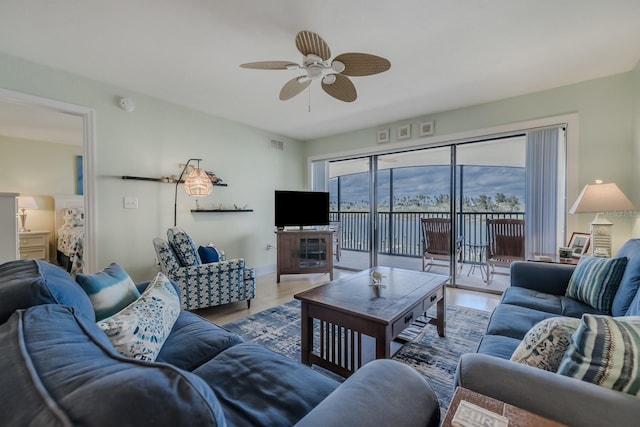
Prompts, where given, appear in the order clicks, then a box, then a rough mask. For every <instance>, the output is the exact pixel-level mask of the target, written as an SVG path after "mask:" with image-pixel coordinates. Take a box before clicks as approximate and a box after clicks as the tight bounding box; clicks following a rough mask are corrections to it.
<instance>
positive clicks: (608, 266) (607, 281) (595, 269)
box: [565, 256, 627, 313]
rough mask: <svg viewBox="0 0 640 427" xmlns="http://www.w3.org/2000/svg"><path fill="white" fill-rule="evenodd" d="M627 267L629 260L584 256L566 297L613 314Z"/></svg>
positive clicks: (571, 280) (568, 287) (572, 277)
mask: <svg viewBox="0 0 640 427" xmlns="http://www.w3.org/2000/svg"><path fill="white" fill-rule="evenodd" d="M626 266H627V258H626V257H622V258H598V257H592V256H583V257H582V258H580V261H579V262H578V265H577V267H576V269H575V270H574V271H573V274H572V275H571V278H570V279H569V285H568V286H567V291H566V293H565V296H566V297H567V298H573V299H575V300H577V301H580V302H583V303H585V304H589V305H590V306H591V307H593V308H595V309H596V310H600V311H602V312H604V313H611V306H612V304H613V298H614V297H615V295H616V291H617V290H618V286H620V280H621V279H622V275H623V274H624V269H625V267H626Z"/></svg>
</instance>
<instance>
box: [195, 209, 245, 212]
mask: <svg viewBox="0 0 640 427" xmlns="http://www.w3.org/2000/svg"><path fill="white" fill-rule="evenodd" d="M191 212H253V209H191Z"/></svg>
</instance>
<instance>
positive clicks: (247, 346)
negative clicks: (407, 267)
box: [0, 260, 439, 427]
mask: <svg viewBox="0 0 640 427" xmlns="http://www.w3.org/2000/svg"><path fill="white" fill-rule="evenodd" d="M145 286H146V284H140V285H138V287H139V289H141V290H142V289H144V287H145ZM174 286H175V284H174ZM176 288H177V287H176ZM0 372H2V377H1V379H0V423H1V424H2V425H6V426H21V425H30V426H69V425H86V426H146V425H149V426H151V425H153V426H161V425H166V426H180V425H185V426H225V425H228V426H259V425H264V426H286V425H294V424H296V425H300V426H325V427H326V426H338V425H353V426H355V425H394V426H426V425H429V426H436V425H438V422H439V409H438V403H437V400H436V398H435V395H434V394H433V391H432V390H431V388H430V387H429V385H428V384H427V382H426V381H425V380H424V379H423V378H422V377H421V376H420V375H419V374H418V373H416V372H415V371H414V370H413V369H412V368H410V367H408V366H406V365H403V364H402V363H399V362H394V361H390V360H379V361H374V362H371V363H369V364H367V365H365V366H364V367H363V368H361V369H360V370H359V371H358V372H356V373H355V374H354V375H353V376H351V377H350V378H349V379H347V380H346V381H345V382H344V383H342V384H340V383H338V382H336V381H334V380H331V379H329V378H327V377H325V376H324V375H322V374H319V373H318V372H316V371H314V370H312V369H311V368H309V367H307V366H304V365H302V364H300V363H296V362H294V361H292V360H289V359H287V358H285V357H283V356H280V355H278V354H276V353H273V352H271V351H269V350H267V349H265V348H263V347H261V346H258V345H256V344H252V343H245V342H242V339H241V338H240V337H238V336H237V335H235V334H233V333H231V332H229V331H227V330H225V329H223V328H221V327H218V326H216V325H215V324H213V323H211V322H208V321H206V320H205V319H202V318H201V317H198V316H197V315H195V314H193V313H190V312H188V311H182V312H180V314H179V317H178V319H177V321H176V323H175V324H174V326H173V329H172V330H171V333H170V335H169V337H168V339H167V340H166V341H165V343H164V345H163V346H162V349H161V351H160V353H159V354H158V357H157V360H156V361H155V362H145V361H140V360H137V359H132V358H128V357H125V356H122V355H121V354H120V353H118V352H116V351H115V350H114V348H113V346H112V345H111V342H110V341H109V339H108V338H107V336H106V335H105V333H103V332H102V330H101V329H100V328H99V327H98V326H97V325H96V318H95V312H94V310H93V306H92V305H91V302H90V300H89V298H88V297H87V295H86V294H85V292H84V291H83V290H82V288H81V287H80V286H79V285H78V284H77V283H76V282H75V281H74V280H73V279H72V278H71V276H69V275H68V274H67V273H66V272H65V271H64V270H62V269H60V268H58V267H56V266H53V265H51V264H48V263H45V262H42V261H35V260H23V261H12V262H9V263H5V264H3V265H0Z"/></svg>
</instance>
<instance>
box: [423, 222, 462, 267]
mask: <svg viewBox="0 0 640 427" xmlns="http://www.w3.org/2000/svg"><path fill="white" fill-rule="evenodd" d="M420 222H421V224H422V271H429V270H431V267H432V266H434V265H437V266H447V267H448V266H449V264H450V263H451V260H452V259H451V255H452V251H451V220H450V219H447V218H421V219H420ZM453 254H454V259H457V260H458V265H457V266H456V272H455V273H456V276H458V275H459V274H460V271H461V270H462V236H458V237H457V238H456V242H455V251H453ZM436 260H441V261H447V263H446V264H445V263H436Z"/></svg>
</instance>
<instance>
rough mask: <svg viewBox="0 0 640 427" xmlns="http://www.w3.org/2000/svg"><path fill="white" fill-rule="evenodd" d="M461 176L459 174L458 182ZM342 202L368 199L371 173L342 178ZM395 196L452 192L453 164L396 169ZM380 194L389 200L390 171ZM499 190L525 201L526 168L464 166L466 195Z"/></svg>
mask: <svg viewBox="0 0 640 427" xmlns="http://www.w3.org/2000/svg"><path fill="white" fill-rule="evenodd" d="M459 181H460V175H458V182H459ZM341 182H342V188H341V198H342V201H349V202H360V201H363V200H367V199H368V194H369V192H368V191H369V190H368V174H367V173H358V174H353V175H344V176H342V177H341ZM393 182H394V189H393V192H394V196H395V197H396V198H403V197H409V198H413V197H415V196H417V195H420V194H423V195H425V196H438V195H440V194H448V193H449V166H448V165H442V166H414V167H406V168H397V169H393ZM379 183H380V184H379V187H378V196H379V198H380V199H381V202H382V203H384V202H385V201H386V202H388V200H389V196H388V195H389V170H383V171H381V172H380V177H379ZM335 189H336V183H332V185H331V186H330V191H331V193H332V194H331V196H332V201H333V200H335ZM496 193H504V194H505V195H507V196H511V195H515V196H516V197H517V198H518V199H519V200H520V201H521V202H524V193H525V169H524V168H518V167H503V166H471V165H465V166H463V194H464V196H465V197H471V198H477V197H478V196H480V195H482V194H484V195H487V196H491V197H495V195H496Z"/></svg>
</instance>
